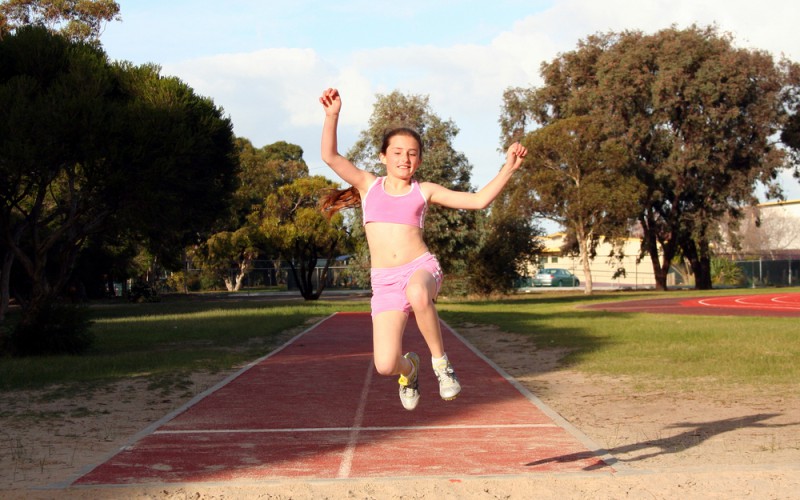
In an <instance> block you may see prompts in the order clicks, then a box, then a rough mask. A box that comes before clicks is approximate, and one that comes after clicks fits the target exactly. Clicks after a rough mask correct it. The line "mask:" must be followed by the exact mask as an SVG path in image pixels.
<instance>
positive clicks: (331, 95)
mask: <svg viewBox="0 0 800 500" xmlns="http://www.w3.org/2000/svg"><path fill="white" fill-rule="evenodd" d="M319 102H320V103H321V104H322V107H323V108H325V114H326V115H328V116H331V115H338V114H339V111H341V109H342V98H341V97H340V96H339V91H338V90H336V89H327V90H325V91H324V92H322V97H320V98H319Z"/></svg>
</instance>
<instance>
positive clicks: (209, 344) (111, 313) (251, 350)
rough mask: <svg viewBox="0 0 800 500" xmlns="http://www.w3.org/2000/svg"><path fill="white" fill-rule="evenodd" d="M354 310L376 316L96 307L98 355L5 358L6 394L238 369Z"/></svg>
mask: <svg viewBox="0 0 800 500" xmlns="http://www.w3.org/2000/svg"><path fill="white" fill-rule="evenodd" d="M354 310H357V311H368V310H369V304H368V303H367V302H363V301H362V302H355V303H350V304H348V303H343V302H341V301H335V302H325V301H315V302H300V303H298V302H296V301H291V302H284V301H268V302H257V303H254V302H251V301H240V300H231V301H220V300H219V298H218V297H215V298H213V299H211V300H203V298H202V296H194V297H191V298H186V299H183V298H181V299H176V298H175V297H171V298H170V299H169V300H166V299H165V300H164V301H162V302H160V303H146V304H125V303H123V304H117V305H108V306H104V307H101V308H93V309H91V310H90V313H91V318H92V319H93V321H94V323H93V324H92V326H91V328H90V332H91V333H92V334H93V335H94V337H95V342H94V345H93V346H92V348H91V350H89V351H87V352H85V353H84V354H83V355H81V356H68V355H50V356H44V357H36V358H4V359H2V362H0V390H14V389H24V388H44V387H48V386H52V385H57V386H58V391H59V394H64V392H65V391H69V390H70V389H74V390H84V388H85V387H86V384H87V383H90V384H91V383H105V382H113V381H116V380H121V379H132V378H137V377H155V378H160V377H169V376H174V375H176V374H183V373H192V372H196V371H202V372H217V371H221V370H231V369H234V368H237V367H241V366H243V365H244V364H246V363H248V362H251V361H253V360H254V359H257V358H259V357H261V356H264V355H266V354H267V353H269V352H270V351H272V350H273V349H275V348H277V347H279V346H280V345H281V344H283V343H284V342H286V341H287V340H289V339H290V338H292V337H293V336H294V335H296V334H297V333H298V332H299V331H300V329H304V328H307V324H308V321H309V320H311V319H313V318H325V317H327V316H329V315H331V314H333V313H334V312H336V311H354Z"/></svg>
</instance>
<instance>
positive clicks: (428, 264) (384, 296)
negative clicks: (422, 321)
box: [370, 252, 443, 316]
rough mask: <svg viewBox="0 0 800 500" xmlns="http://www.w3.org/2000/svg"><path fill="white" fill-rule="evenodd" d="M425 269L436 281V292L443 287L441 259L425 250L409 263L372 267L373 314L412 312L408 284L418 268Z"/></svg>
mask: <svg viewBox="0 0 800 500" xmlns="http://www.w3.org/2000/svg"><path fill="white" fill-rule="evenodd" d="M419 269H424V270H426V271H428V272H429V273H431V275H432V276H433V279H434V280H435V281H436V294H437V295H438V294H439V290H440V289H441V288H442V279H443V276H442V268H441V267H440V266H439V261H438V260H436V257H435V256H434V255H432V254H431V253H430V252H425V253H424V254H422V255H420V256H419V257H417V258H416V259H414V260H412V261H411V262H409V263H408V264H403V265H402V266H397V267H378V268H372V270H371V271H370V277H371V280H372V301H371V303H372V315H373V316H375V315H376V314H379V313H382V312H384V311H403V312H404V313H406V314H408V313H409V312H411V304H409V302H408V298H406V286H408V280H410V279H411V275H412V274H414V273H415V272H416V271H417V270H419Z"/></svg>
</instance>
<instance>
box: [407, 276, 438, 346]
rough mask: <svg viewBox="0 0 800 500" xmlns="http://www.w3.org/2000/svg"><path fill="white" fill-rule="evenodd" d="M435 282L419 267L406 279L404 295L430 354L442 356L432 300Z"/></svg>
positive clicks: (434, 294)
mask: <svg viewBox="0 0 800 500" xmlns="http://www.w3.org/2000/svg"><path fill="white" fill-rule="evenodd" d="M436 289H437V284H436V280H435V279H434V277H433V275H431V273H430V272H428V271H426V270H424V269H419V270H417V271H416V272H415V273H414V274H413V275H412V276H411V279H410V280H409V281H408V285H407V286H406V297H407V298H408V302H409V303H410V304H411V309H413V310H414V316H415V317H416V320H417V326H419V330H420V332H422V337H423V338H424V339H425V343H426V344H428V349H430V351H431V356H433V357H434V358H441V357H442V356H444V343H443V342H442V330H441V326H440V324H439V314H438V313H437V312H436V306H435V305H434V303H433V300H434V299H435V298H436Z"/></svg>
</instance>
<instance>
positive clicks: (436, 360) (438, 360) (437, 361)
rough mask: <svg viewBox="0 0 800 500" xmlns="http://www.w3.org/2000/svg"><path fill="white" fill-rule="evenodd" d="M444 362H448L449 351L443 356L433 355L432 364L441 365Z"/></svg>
mask: <svg viewBox="0 0 800 500" xmlns="http://www.w3.org/2000/svg"><path fill="white" fill-rule="evenodd" d="M442 363H444V364H447V353H444V355H443V356H442V357H441V358H434V357H433V356H431V364H432V365H433V366H440V365H441V364H442Z"/></svg>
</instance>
